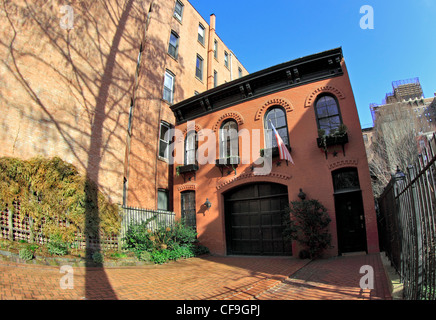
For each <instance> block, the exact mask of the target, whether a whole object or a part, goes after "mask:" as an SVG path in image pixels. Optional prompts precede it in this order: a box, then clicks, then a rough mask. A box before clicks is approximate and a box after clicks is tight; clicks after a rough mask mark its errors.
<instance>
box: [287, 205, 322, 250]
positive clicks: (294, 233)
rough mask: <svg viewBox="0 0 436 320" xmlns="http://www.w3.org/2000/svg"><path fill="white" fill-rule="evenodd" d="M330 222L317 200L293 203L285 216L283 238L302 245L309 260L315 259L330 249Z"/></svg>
mask: <svg viewBox="0 0 436 320" xmlns="http://www.w3.org/2000/svg"><path fill="white" fill-rule="evenodd" d="M289 214H290V219H289ZM330 221H331V219H330V217H329V215H328V213H327V209H326V208H325V207H324V206H323V205H322V204H321V203H320V202H319V201H318V200H314V199H310V200H303V201H293V202H291V203H290V206H289V208H288V210H287V212H286V214H285V220H284V223H285V225H286V227H285V230H284V237H285V239H287V240H296V241H298V242H299V243H300V244H302V245H303V246H304V249H303V251H307V253H308V255H309V258H311V259H314V258H317V257H318V256H320V255H321V253H322V252H323V251H324V250H325V249H327V248H328V247H330V243H331V234H330V233H329V232H328V228H327V227H328V225H329V224H330ZM304 254H305V252H301V255H302V256H304Z"/></svg>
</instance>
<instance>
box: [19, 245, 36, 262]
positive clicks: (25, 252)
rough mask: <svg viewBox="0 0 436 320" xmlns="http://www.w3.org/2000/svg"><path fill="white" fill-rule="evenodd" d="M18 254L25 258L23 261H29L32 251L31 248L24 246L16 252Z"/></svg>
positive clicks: (31, 257)
mask: <svg viewBox="0 0 436 320" xmlns="http://www.w3.org/2000/svg"><path fill="white" fill-rule="evenodd" d="M18 254H19V256H20V259H23V260H25V261H29V260H32V259H33V251H32V249H31V248H29V247H26V248H23V249H21V250H20V251H19V252H18Z"/></svg>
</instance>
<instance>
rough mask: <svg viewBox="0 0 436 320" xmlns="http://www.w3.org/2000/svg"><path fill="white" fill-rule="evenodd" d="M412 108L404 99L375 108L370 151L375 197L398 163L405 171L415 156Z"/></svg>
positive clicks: (387, 181)
mask: <svg viewBox="0 0 436 320" xmlns="http://www.w3.org/2000/svg"><path fill="white" fill-rule="evenodd" d="M412 111H413V110H412V108H411V106H410V105H408V104H406V103H394V104H389V105H384V106H382V107H379V108H378V109H377V110H376V121H375V126H374V129H373V130H374V132H373V135H372V144H371V147H370V155H369V158H370V161H369V170H370V173H371V176H373V177H375V179H374V181H373V191H374V195H375V196H376V197H378V196H380V195H381V193H382V192H383V189H384V188H385V187H386V185H387V184H388V183H389V181H390V179H391V177H392V174H394V173H395V171H396V169H397V167H399V168H401V169H402V170H403V171H404V170H405V168H406V167H407V166H408V165H409V164H411V163H412V162H413V161H414V160H415V159H416V157H417V156H418V147H417V140H416V137H417V130H416V123H415V122H416V121H415V119H416V117H415V116H414V114H413V113H412Z"/></svg>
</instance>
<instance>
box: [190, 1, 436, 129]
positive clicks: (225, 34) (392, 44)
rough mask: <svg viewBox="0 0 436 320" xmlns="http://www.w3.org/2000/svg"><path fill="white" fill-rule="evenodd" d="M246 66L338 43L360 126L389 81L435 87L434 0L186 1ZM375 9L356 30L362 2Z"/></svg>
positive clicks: (368, 121)
mask: <svg viewBox="0 0 436 320" xmlns="http://www.w3.org/2000/svg"><path fill="white" fill-rule="evenodd" d="M189 2H190V3H191V4H192V5H193V6H194V7H195V8H196V9H197V11H198V12H199V13H200V14H201V15H202V16H203V17H204V18H205V19H206V21H209V16H210V15H211V14H212V13H214V14H215V15H216V32H217V34H218V36H219V37H220V38H221V39H222V40H223V41H224V43H226V45H227V46H228V47H229V48H230V49H231V50H232V51H233V52H234V53H235V54H236V56H237V57H238V58H239V60H240V61H241V62H242V64H243V65H244V66H245V67H246V68H247V70H248V71H249V72H250V73H252V72H255V71H259V70H262V69H265V68H268V67H271V66H274V65H276V64H279V63H282V62H286V61H289V60H293V59H296V58H299V57H303V56H306V55H310V54H313V53H318V52H322V51H325V50H329V49H333V48H336V47H342V49H343V53H344V57H345V62H346V64H347V68H348V72H349V74H350V80H351V85H352V87H353V91H354V96H355V99H356V104H357V108H358V111H359V117H360V123H361V125H362V127H368V126H371V125H372V118H371V113H370V109H369V104H370V103H381V102H382V99H383V98H384V97H385V95H386V93H388V92H391V91H392V82H393V81H396V80H405V79H410V78H415V77H419V79H420V82H421V86H422V88H423V91H424V96H425V97H426V98H429V97H433V96H434V92H436V0H395V1H394V0H378V1H369V0H271V1H262V0H251V1H248V0H233V1H230V0H220V1H211V0H189ZM364 5H370V6H371V7H372V8H373V10H374V29H362V28H361V27H360V20H361V18H362V17H363V16H364V13H360V8H361V7H362V6H364Z"/></svg>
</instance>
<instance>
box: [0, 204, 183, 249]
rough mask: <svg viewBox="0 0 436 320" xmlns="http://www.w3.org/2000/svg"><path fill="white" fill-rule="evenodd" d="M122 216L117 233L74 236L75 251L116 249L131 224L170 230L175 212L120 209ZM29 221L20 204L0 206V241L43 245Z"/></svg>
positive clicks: (63, 223)
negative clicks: (90, 248)
mask: <svg viewBox="0 0 436 320" xmlns="http://www.w3.org/2000/svg"><path fill="white" fill-rule="evenodd" d="M120 214H121V216H122V221H121V229H120V232H119V234H112V235H103V236H100V237H99V238H96V239H93V238H90V237H88V238H87V239H86V238H85V235H84V234H81V233H76V234H75V237H74V241H73V244H74V245H75V247H77V248H78V249H85V248H86V247H101V248H102V249H107V250H109V249H118V248H120V244H121V243H120V242H121V241H122V239H123V237H124V236H125V234H126V232H127V230H128V228H129V227H130V226H131V225H135V224H141V223H144V222H147V228H149V229H150V230H156V229H157V228H159V227H171V226H173V225H174V223H175V213H174V212H170V211H163V210H150V209H142V208H133V207H124V206H123V207H121V211H120ZM32 221H33V220H32V219H31V218H30V217H28V216H23V215H22V214H21V213H20V203H19V202H16V203H14V205H13V208H8V207H7V206H4V207H0V239H1V238H3V239H8V240H11V241H20V240H22V241H26V242H35V243H38V244H47V243H48V242H49V239H48V238H47V237H46V236H45V235H43V233H42V232H41V230H33V226H32ZM58 223H59V225H66V224H68V222H67V221H59V222H58Z"/></svg>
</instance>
